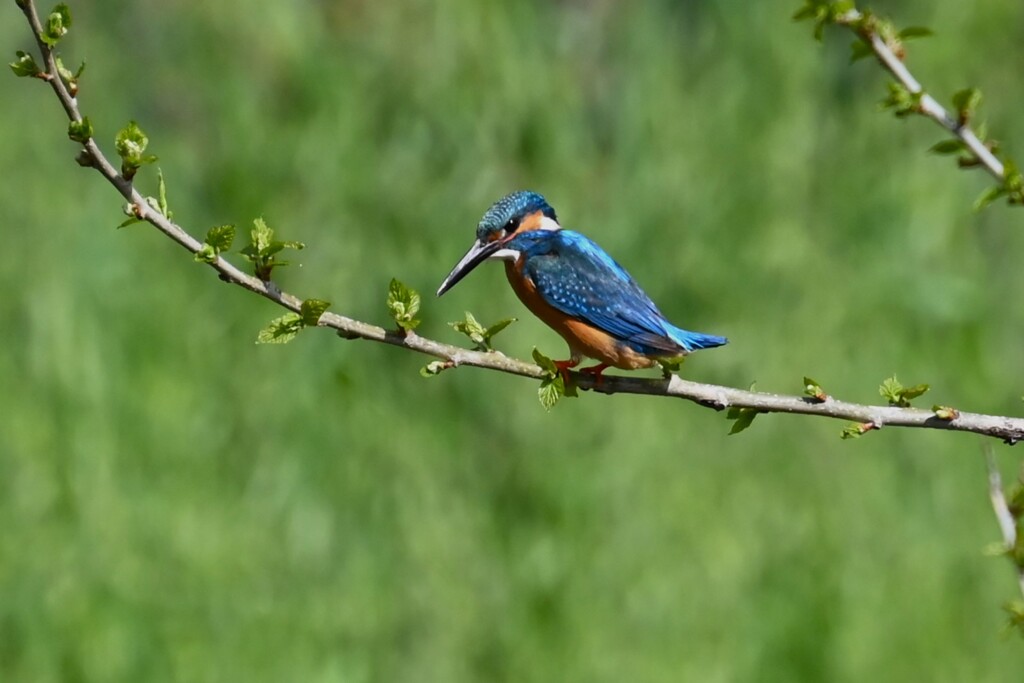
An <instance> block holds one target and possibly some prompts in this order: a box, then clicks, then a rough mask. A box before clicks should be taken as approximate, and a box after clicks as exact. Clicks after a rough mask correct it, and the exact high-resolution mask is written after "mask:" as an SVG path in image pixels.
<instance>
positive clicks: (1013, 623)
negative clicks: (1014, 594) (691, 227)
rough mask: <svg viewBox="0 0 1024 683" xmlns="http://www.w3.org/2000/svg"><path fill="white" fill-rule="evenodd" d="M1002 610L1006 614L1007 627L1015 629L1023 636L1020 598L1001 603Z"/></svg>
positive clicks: (1022, 606) (1023, 623)
mask: <svg viewBox="0 0 1024 683" xmlns="http://www.w3.org/2000/svg"><path fill="white" fill-rule="evenodd" d="M1003 610H1004V611H1005V612H1006V615H1007V622H1006V627H1007V629H1010V630H1016V631H1018V632H1019V633H1020V635H1022V636H1024V602H1021V601H1020V600H1016V601H1013V602H1008V603H1006V604H1005V605H1003Z"/></svg>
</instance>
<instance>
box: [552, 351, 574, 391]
mask: <svg viewBox="0 0 1024 683" xmlns="http://www.w3.org/2000/svg"><path fill="white" fill-rule="evenodd" d="M554 363H555V367H556V368H558V374H560V375H561V376H562V381H563V382H565V386H569V369H570V368H574V367H576V366H577V365H579V364H580V359H579V358H570V359H569V360H556V361H554Z"/></svg>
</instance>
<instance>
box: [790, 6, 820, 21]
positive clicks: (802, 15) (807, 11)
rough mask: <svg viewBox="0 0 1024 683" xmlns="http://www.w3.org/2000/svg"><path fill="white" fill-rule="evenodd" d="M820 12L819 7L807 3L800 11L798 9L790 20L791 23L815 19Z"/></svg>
mask: <svg viewBox="0 0 1024 683" xmlns="http://www.w3.org/2000/svg"><path fill="white" fill-rule="evenodd" d="M821 12H822V9H821V7H819V6H817V5H815V4H813V3H810V2H809V3H807V4H806V5H804V6H803V7H801V8H800V9H798V10H797V11H796V12H794V13H793V17H792V19H793V21H803V20H805V19H816V18H817V17H818V16H819V14H821Z"/></svg>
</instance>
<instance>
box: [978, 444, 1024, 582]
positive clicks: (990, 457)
mask: <svg viewBox="0 0 1024 683" xmlns="http://www.w3.org/2000/svg"><path fill="white" fill-rule="evenodd" d="M984 450H985V464H986V465H987V467H988V495H989V498H990V499H991V500H992V510H993V512H995V514H996V520H997V521H998V522H999V530H1000V531H1001V532H1002V534H1003V547H1004V550H1005V551H1006V553H1007V554H1010V553H1013V552H1015V551H1016V549H1017V520H1016V519H1015V518H1014V516H1013V513H1012V512H1011V511H1010V506H1009V505H1007V504H1006V495H1005V494H1004V493H1003V481H1002V477H1000V476H999V467H998V466H997V465H996V458H995V455H994V454H993V453H992V446H991V445H990V444H985V448H984ZM1014 567H1015V568H1016V570H1017V582H1018V583H1019V584H1020V592H1021V595H1024V566H1021V565H1020V564H1018V563H1017V561H1016V560H1014Z"/></svg>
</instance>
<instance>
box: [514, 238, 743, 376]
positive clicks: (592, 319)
mask: <svg viewBox="0 0 1024 683" xmlns="http://www.w3.org/2000/svg"><path fill="white" fill-rule="evenodd" d="M507 246H508V248H510V249H515V250H517V251H519V252H521V253H522V254H523V255H524V257H525V261H524V264H523V273H524V274H525V275H526V276H527V277H529V278H530V279H531V280H533V282H534V284H535V285H536V287H537V292H538V294H540V296H541V297H542V298H543V299H544V301H546V302H547V303H548V304H549V305H551V306H552V307H554V308H556V309H558V310H559V311H561V312H563V313H565V314H567V315H570V316H572V317H574V318H579V319H581V320H584V321H586V322H588V323H590V324H591V325H593V326H595V327H597V328H599V329H601V330H603V331H605V332H607V333H608V334H610V335H612V336H613V337H615V338H617V339H619V340H620V341H622V342H624V343H626V344H629V346H630V347H632V348H633V350H635V351H637V352H639V353H643V354H647V355H653V356H659V355H661V356H664V355H671V354H679V353H681V352H682V351H693V350H694V349H706V348H711V347H714V346H721V345H722V344H725V343H726V341H727V340H726V339H725V338H724V337H717V336H714V335H706V334H700V333H697V332H689V331H687V330H683V329H680V328H678V327H676V326H674V325H672V324H671V323H669V322H668V321H667V320H666V319H665V316H664V315H662V313H661V311H660V310H658V307H657V306H656V305H655V304H654V302H653V301H651V298H650V297H649V296H647V294H646V292H644V291H643V290H642V289H641V288H640V285H638V284H637V283H636V281H635V280H633V278H632V277H631V276H630V275H629V273H627V272H626V270H625V269H624V268H623V267H622V266H620V265H619V264H618V263H616V262H615V260H614V259H613V258H612V257H611V256H609V255H608V254H607V253H606V252H605V251H604V250H603V249H601V247H599V246H598V245H597V244H596V243H594V242H593V241H591V240H590V239H588V238H587V237H586V236H584V235H582V234H580V233H578V232H573V231H571V230H557V231H551V230H536V231H530V232H524V233H520V234H518V235H516V236H515V237H514V238H513V239H512V240H511V241H510V242H509V243H508V245H507Z"/></svg>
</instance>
